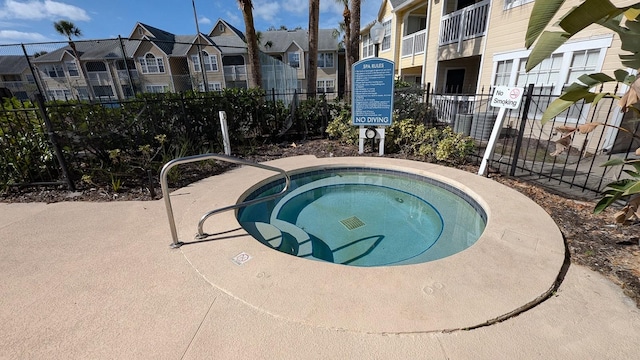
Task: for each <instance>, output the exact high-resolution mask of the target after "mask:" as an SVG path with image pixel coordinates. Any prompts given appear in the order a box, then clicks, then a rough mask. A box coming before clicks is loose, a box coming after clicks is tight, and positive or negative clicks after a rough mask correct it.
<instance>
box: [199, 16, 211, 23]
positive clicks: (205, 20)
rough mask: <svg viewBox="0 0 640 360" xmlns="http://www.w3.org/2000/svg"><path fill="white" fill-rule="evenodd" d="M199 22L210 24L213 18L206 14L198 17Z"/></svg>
mask: <svg viewBox="0 0 640 360" xmlns="http://www.w3.org/2000/svg"><path fill="white" fill-rule="evenodd" d="M198 23H200V24H202V25H209V24H211V19H209V18H208V17H206V16H200V18H199V19H198Z"/></svg>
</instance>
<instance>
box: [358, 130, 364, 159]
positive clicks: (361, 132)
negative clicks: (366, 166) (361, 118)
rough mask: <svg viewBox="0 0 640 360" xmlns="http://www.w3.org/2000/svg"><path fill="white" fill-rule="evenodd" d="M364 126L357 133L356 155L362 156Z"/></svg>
mask: <svg viewBox="0 0 640 360" xmlns="http://www.w3.org/2000/svg"><path fill="white" fill-rule="evenodd" d="M364 131H365V129H364V126H360V130H359V131H358V133H359V134H360V135H359V139H358V154H364Z"/></svg>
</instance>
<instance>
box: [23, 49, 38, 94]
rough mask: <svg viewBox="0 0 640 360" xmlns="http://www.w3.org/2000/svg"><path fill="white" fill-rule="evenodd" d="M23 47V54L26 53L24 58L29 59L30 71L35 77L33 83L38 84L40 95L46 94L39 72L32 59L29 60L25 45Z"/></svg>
mask: <svg viewBox="0 0 640 360" xmlns="http://www.w3.org/2000/svg"><path fill="white" fill-rule="evenodd" d="M20 45H21V46H22V52H24V57H25V58H26V59H27V64H28V65H29V71H31V76H33V81H34V82H35V83H36V87H37V88H38V92H39V93H40V94H44V89H43V88H42V86H41V84H40V81H38V80H39V76H37V75H38V74H37V71H35V70H34V66H33V64H32V63H31V59H30V58H29V54H27V49H26V48H25V47H24V44H20Z"/></svg>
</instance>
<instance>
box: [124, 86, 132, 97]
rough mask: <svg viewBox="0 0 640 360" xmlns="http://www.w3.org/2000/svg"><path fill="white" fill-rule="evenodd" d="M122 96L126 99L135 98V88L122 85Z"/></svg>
mask: <svg viewBox="0 0 640 360" xmlns="http://www.w3.org/2000/svg"><path fill="white" fill-rule="evenodd" d="M122 94H123V95H124V96H125V97H126V98H131V97H133V96H134V94H133V88H132V87H131V86H129V85H122Z"/></svg>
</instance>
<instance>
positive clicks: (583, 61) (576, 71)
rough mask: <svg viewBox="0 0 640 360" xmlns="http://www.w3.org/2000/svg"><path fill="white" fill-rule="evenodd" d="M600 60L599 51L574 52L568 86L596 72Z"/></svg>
mask: <svg viewBox="0 0 640 360" xmlns="http://www.w3.org/2000/svg"><path fill="white" fill-rule="evenodd" d="M599 58H600V50H599V49H597V50H593V49H592V50H585V51H579V52H574V53H573V59H571V66H570V67H569V79H568V80H567V82H566V84H567V85H570V84H573V83H574V82H576V81H578V78H579V77H580V76H582V75H585V74H593V73H594V72H596V71H597V68H598V59H599Z"/></svg>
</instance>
